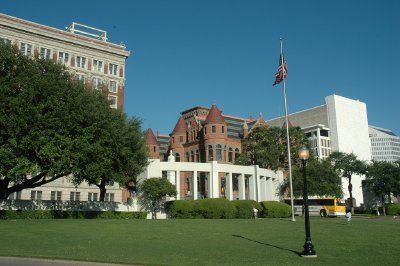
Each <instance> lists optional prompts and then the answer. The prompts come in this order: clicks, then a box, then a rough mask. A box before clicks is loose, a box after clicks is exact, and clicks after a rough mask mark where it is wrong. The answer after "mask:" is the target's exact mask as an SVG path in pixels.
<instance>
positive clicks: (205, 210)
mask: <svg viewBox="0 0 400 266" xmlns="http://www.w3.org/2000/svg"><path fill="white" fill-rule="evenodd" d="M194 214H195V218H205V219H220V218H221V219H232V218H235V214H236V208H235V206H234V205H233V203H232V202H231V201H229V200H227V199H201V200H196V201H195V204H194Z"/></svg>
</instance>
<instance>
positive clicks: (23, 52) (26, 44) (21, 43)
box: [19, 42, 34, 56]
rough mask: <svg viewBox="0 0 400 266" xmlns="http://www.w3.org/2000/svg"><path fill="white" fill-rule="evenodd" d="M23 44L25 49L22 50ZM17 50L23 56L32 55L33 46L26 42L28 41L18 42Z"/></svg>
mask: <svg viewBox="0 0 400 266" xmlns="http://www.w3.org/2000/svg"><path fill="white" fill-rule="evenodd" d="M23 44H24V45H25V49H24V50H23V51H22V45H23ZM28 46H30V50H31V51H30V53H29V54H28ZM19 51H20V53H22V54H23V55H25V56H32V55H33V53H34V47H33V44H31V43H28V42H19Z"/></svg>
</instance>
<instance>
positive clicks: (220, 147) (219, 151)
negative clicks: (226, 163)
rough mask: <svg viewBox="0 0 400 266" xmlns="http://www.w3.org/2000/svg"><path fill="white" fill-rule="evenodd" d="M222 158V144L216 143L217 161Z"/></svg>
mask: <svg viewBox="0 0 400 266" xmlns="http://www.w3.org/2000/svg"><path fill="white" fill-rule="evenodd" d="M221 160H222V146H221V145H219V144H218V145H217V161H221Z"/></svg>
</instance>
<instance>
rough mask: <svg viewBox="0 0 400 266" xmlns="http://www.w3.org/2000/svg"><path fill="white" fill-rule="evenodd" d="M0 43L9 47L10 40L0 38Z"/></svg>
mask: <svg viewBox="0 0 400 266" xmlns="http://www.w3.org/2000/svg"><path fill="white" fill-rule="evenodd" d="M0 41H1V42H4V43H5V44H7V45H11V40H9V39H7V38H3V37H0Z"/></svg>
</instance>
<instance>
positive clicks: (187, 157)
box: [186, 152, 190, 162]
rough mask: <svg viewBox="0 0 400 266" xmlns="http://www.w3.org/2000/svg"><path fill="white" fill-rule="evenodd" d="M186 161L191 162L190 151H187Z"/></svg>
mask: <svg viewBox="0 0 400 266" xmlns="http://www.w3.org/2000/svg"><path fill="white" fill-rule="evenodd" d="M186 162H190V160H189V152H187V153H186Z"/></svg>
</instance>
